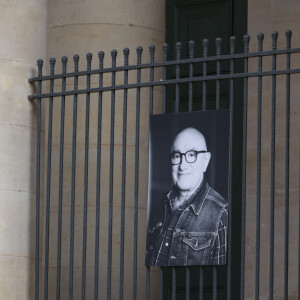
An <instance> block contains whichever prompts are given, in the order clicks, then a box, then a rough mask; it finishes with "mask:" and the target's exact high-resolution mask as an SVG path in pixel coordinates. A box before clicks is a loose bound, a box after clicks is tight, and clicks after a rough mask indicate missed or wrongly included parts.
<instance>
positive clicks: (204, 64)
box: [199, 39, 208, 300]
mask: <svg viewBox="0 0 300 300" xmlns="http://www.w3.org/2000/svg"><path fill="white" fill-rule="evenodd" d="M202 46H203V57H204V58H206V57H207V53H208V39H204V40H203V41H202ZM206 75H207V62H206V61H203V74H202V76H203V77H205V76H206ZM206 87H207V86H206V80H203V82H202V110H206ZM203 273H204V270H203V266H200V267H199V277H200V279H199V299H200V300H203V276H204V274H203Z"/></svg>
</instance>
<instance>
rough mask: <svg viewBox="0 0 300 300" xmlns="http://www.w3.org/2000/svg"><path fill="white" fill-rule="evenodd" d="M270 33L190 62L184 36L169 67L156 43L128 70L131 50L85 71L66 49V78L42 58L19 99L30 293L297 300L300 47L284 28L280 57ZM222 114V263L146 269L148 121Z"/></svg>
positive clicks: (64, 296) (62, 296)
mask: <svg viewBox="0 0 300 300" xmlns="http://www.w3.org/2000/svg"><path fill="white" fill-rule="evenodd" d="M277 38H278V34H277V33H276V32H274V33H273V34H272V47H271V50H267V51H264V50H263V39H264V36H263V34H259V35H258V36H257V45H258V50H257V51H256V52H251V53H249V43H250V37H249V36H247V35H246V36H244V53H235V41H236V39H235V37H231V38H230V53H229V54H223V53H221V46H222V40H221V39H220V38H217V39H216V46H217V52H216V55H215V56H210V57H208V56H207V50H208V47H209V44H208V40H204V41H203V45H201V46H202V47H203V57H199V58H195V57H194V49H195V47H198V46H200V45H195V43H194V42H192V41H191V42H190V43H189V55H190V56H189V58H188V59H181V53H180V52H181V44H180V43H177V44H176V60H172V61H170V60H168V56H167V51H168V45H167V44H164V45H163V51H162V53H160V55H161V54H162V58H163V59H162V61H160V62H156V61H155V59H154V54H155V47H154V46H153V45H151V46H150V47H149V57H150V59H149V62H147V63H142V54H143V48H142V47H138V48H137V50H136V64H133V65H131V64H129V57H130V55H129V49H127V48H126V49H124V51H123V55H124V57H123V59H124V63H123V65H122V66H117V59H118V56H117V51H115V50H113V51H112V52H111V64H110V66H109V67H106V66H105V67H104V52H102V51H100V52H99V53H98V61H97V66H95V67H92V64H93V61H92V54H90V53H88V54H87V55H86V68H85V70H83V71H80V70H79V56H78V55H74V57H73V68H74V71H73V70H72V72H70V71H67V64H68V59H67V57H63V58H62V59H61V68H62V71H61V73H55V66H56V61H55V59H54V58H51V59H50V74H49V75H43V61H42V60H38V62H37V63H38V76H37V77H33V78H30V79H29V82H30V83H37V93H36V94H33V95H30V96H29V97H28V98H29V99H30V100H36V101H37V160H36V236H35V240H36V257H35V295H36V296H35V298H36V299H79V298H80V299H104V297H105V294H106V299H117V298H119V299H129V298H132V299H144V298H145V299H158V298H160V299H225V298H226V299H228V300H232V299H238V298H239V299H244V298H245V297H248V298H249V297H250V298H253V299H259V297H260V296H269V299H273V297H274V295H282V296H283V297H284V299H288V298H289V296H291V295H293V296H295V297H296V295H298V297H300V296H299V295H300V294H299V291H298V287H299V286H300V278H299V270H300V254H299V253H300V251H299V250H298V247H299V241H300V236H299V234H298V221H299V215H300V209H299V208H300V206H299V203H298V202H299V168H297V163H298V166H299V121H298V119H299V100H298V99H297V95H298V94H297V92H299V91H298V90H297V88H298V84H297V82H299V81H298V79H299V74H300V59H299V57H298V56H297V55H298V54H299V53H300V48H291V32H290V31H287V32H286V47H285V49H277ZM291 57H295V58H294V60H293V61H292V63H291ZM278 66H279V67H278ZM184 68H186V69H187V70H188V76H186V75H185V76H184V77H183V76H181V70H182V69H184ZM293 76H294V77H293ZM278 78H279V79H280V80H279V81H278V80H277V79H278ZM283 79H284V80H283ZM212 99H213V100H212ZM134 102H135V103H134ZM84 104H85V106H84ZM46 105H47V106H46ZM221 108H227V109H229V110H230V132H231V134H230V137H231V138H230V145H231V146H230V182H229V199H228V200H229V229H230V230H229V233H228V262H227V265H226V267H219V266H213V267H209V266H208V267H206V266H205V267H204V266H198V267H185V268H177V267H172V268H167V267H164V268H163V267H161V268H160V269H157V267H154V268H151V269H150V268H146V267H144V258H143V257H144V251H145V237H144V235H145V232H146V225H145V219H146V213H145V208H146V206H147V191H146V186H147V180H148V179H147V173H148V171H147V161H148V152H147V138H148V117H147V116H148V115H151V114H153V113H167V112H171V111H172V112H179V111H182V110H185V111H193V110H206V109H216V110H218V109H221ZM46 121H47V123H46ZM297 134H298V137H296V136H297ZM44 144H45V147H44ZM297 150H298V152H297ZM44 154H45V157H46V158H45V167H44V168H42V166H43V165H44V164H43V155H44ZM282 155H283V156H284V158H283V156H282ZM294 162H295V163H296V164H294ZM44 171H45V172H44ZM43 174H44V175H43ZM290 174H292V175H293V176H292V177H290ZM43 178H45V182H44V181H43ZM297 178H298V179H297ZM43 186H45V189H43ZM290 207H292V210H293V218H291V217H290V214H291V213H290ZM246 217H247V218H246ZM262 218H263V219H262ZM267 218H268V222H267V221H266V220H267ZM292 219H293V220H292ZM297 220H298V221H297ZM278 224H279V225H280V224H281V225H282V224H283V225H284V230H283V231H282V230H281V227H278V226H279V225H278ZM266 249H268V251H266ZM295 249H297V251H296V253H298V254H297V255H296V254H295V251H294V250H295ZM281 257H282V260H281ZM79 261H80V263H79ZM296 262H297V267H296V268H295V266H294V265H295V263H296ZM274 268H275V269H276V272H274ZM158 270H159V272H158ZM289 278H293V280H292V281H291V280H289ZM295 278H297V280H296V281H295ZM104 282H105V283H104ZM265 282H267V284H266V283H265Z"/></svg>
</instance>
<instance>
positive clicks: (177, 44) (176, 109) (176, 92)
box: [172, 42, 182, 300]
mask: <svg viewBox="0 0 300 300" xmlns="http://www.w3.org/2000/svg"><path fill="white" fill-rule="evenodd" d="M181 48H182V44H181V43H180V42H178V43H176V61H177V62H178V61H179V60H180V55H181ZM179 78H180V65H179V64H177V65H176V79H179ZM179 98H180V90H179V83H176V86H175V113H178V112H179ZM172 300H176V268H175V267H172Z"/></svg>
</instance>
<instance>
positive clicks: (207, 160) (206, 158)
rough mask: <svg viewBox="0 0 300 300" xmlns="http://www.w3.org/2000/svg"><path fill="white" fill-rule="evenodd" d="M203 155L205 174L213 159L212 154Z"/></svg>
mask: <svg viewBox="0 0 300 300" xmlns="http://www.w3.org/2000/svg"><path fill="white" fill-rule="evenodd" d="M203 155H204V163H203V172H206V169H207V167H208V164H209V161H210V158H211V153H210V152H206V153H203Z"/></svg>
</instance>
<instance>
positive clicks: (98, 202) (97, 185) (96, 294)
mask: <svg viewBox="0 0 300 300" xmlns="http://www.w3.org/2000/svg"><path fill="white" fill-rule="evenodd" d="M98 58H99V69H100V73H99V87H102V86H103V73H102V72H101V70H102V69H103V59H104V52H103V51H100V52H99V53H98ZM102 94H103V93H102V92H99V94H98V127H97V176H96V177H97V181H96V229H95V276H94V300H97V299H98V280H99V233H100V179H101V178H100V177H101V172H100V171H101V129H102V128H101V127H102Z"/></svg>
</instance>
